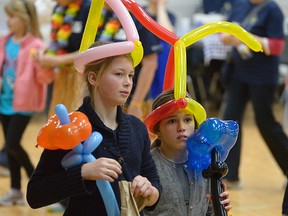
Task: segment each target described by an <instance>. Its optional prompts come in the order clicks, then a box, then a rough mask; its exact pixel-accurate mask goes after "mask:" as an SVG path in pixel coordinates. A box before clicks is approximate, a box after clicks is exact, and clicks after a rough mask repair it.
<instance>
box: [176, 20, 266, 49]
mask: <svg viewBox="0 0 288 216" xmlns="http://www.w3.org/2000/svg"><path fill="white" fill-rule="evenodd" d="M218 32H225V33H228V34H231V35H233V36H235V37H237V38H238V39H239V40H241V41H242V42H243V43H245V44H246V45H247V46H248V47H249V48H250V49H252V50H253V51H255V52H259V51H261V52H263V50H262V45H261V43H260V42H259V41H258V40H257V39H256V38H254V37H253V36H252V35H251V34H250V33H249V32H247V31H246V30H245V29H243V28H242V27H241V26H239V25H237V24H235V23H232V22H226V21H219V22H211V23H208V24H205V25H203V26H201V27H199V28H196V29H195V30H193V31H191V32H189V33H188V34H185V35H184V36H182V37H181V38H180V39H181V40H182V41H183V42H184V43H185V46H186V47H188V46H190V45H191V44H193V43H195V42H196V41H198V40H200V39H202V38H203V37H205V36H207V35H210V34H214V33H218Z"/></svg>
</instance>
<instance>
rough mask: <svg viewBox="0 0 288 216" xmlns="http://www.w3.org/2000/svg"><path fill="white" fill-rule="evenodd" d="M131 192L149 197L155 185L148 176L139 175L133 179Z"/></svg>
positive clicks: (134, 194)
mask: <svg viewBox="0 0 288 216" xmlns="http://www.w3.org/2000/svg"><path fill="white" fill-rule="evenodd" d="M131 192H132V194H133V196H134V197H138V196H142V197H148V196H150V195H152V193H153V186H152V184H151V183H150V181H148V179H147V178H145V177H143V176H140V175H138V176H136V177H135V178H134V179H133V182H132V185H131Z"/></svg>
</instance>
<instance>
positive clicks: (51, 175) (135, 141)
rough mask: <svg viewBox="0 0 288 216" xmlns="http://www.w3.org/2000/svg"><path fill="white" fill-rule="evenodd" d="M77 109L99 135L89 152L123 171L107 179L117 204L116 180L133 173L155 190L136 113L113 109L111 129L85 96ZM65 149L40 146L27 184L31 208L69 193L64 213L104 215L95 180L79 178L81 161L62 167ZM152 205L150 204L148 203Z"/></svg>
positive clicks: (151, 164)
mask: <svg viewBox="0 0 288 216" xmlns="http://www.w3.org/2000/svg"><path fill="white" fill-rule="evenodd" d="M78 111H80V112H83V113H84V114H86V115H87V116H88V118H89V121H90V123H91V125H92V130H93V131H98V132H99V133H101V134H102V136H103V141H102V143H101V144H100V145H99V146H98V147H97V149H96V150H95V151H94V152H93V155H94V157H95V158H96V159H97V158H100V157H108V158H113V159H116V160H118V161H119V159H120V158H121V162H122V171H123V173H122V174H121V175H120V176H119V178H118V179H117V180H115V181H114V182H113V183H111V186H112V188H113V190H114V193H115V196H116V199H117V201H118V205H119V206H120V205H121V204H120V191H119V187H118V181H119V180H127V181H132V180H133V179H134V177H136V176H137V175H142V176H144V177H146V178H147V179H148V180H149V181H150V182H151V183H152V185H153V186H155V187H156V188H157V189H158V190H159V192H161V186H160V182H159V176H158V174H157V171H156V167H155V164H154V161H153V159H152V157H151V154H150V150H149V149H150V140H149V136H148V133H147V129H146V127H145V125H144V124H143V123H142V122H141V121H140V120H139V119H137V118H136V117H134V116H131V115H125V114H123V113H122V110H121V107H118V110H117V121H118V128H117V129H116V130H115V131H113V130H111V129H110V128H108V127H106V126H105V125H104V124H103V122H102V121H101V119H100V118H99V117H98V115H97V114H96V113H95V111H94V110H93V108H92V106H91V105H90V98H88V97H86V98H85V99H84V102H83V104H82V106H81V107H80V108H79V110H78ZM68 152H69V151H65V150H44V151H43V153H42V155H41V158H40V161H39V163H38V165H37V167H36V169H35V171H34V173H33V175H32V176H31V179H30V181H29V183H28V187H27V201H28V203H29V205H30V206H31V207H32V208H40V207H43V206H46V205H49V204H52V203H55V202H58V201H60V200H62V199H64V198H67V197H69V198H70V200H69V204H68V207H67V209H66V211H65V213H64V215H69V216H74V215H75V216H88V215H91V216H92V215H93V216H95V215H97V216H102V215H103V216H104V215H107V214H106V210H105V206H104V203H103V201H102V198H101V195H100V192H99V191H98V189H97V187H96V183H95V181H83V180H82V177H81V165H79V166H76V167H73V168H71V169H68V170H65V169H64V168H63V167H62V166H61V160H62V158H63V157H64V156H65V155H66V154H67V153H68ZM152 208H153V207H152Z"/></svg>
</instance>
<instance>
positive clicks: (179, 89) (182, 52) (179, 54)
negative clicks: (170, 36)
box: [172, 40, 187, 100]
mask: <svg viewBox="0 0 288 216" xmlns="http://www.w3.org/2000/svg"><path fill="white" fill-rule="evenodd" d="M172 48H173V47H172ZM186 61H187V60H186V47H185V44H184V42H183V41H182V40H178V41H176V42H175V44H174V63H175V71H174V73H175V74H174V98H175V99H176V100H177V99H178V98H185V97H186Z"/></svg>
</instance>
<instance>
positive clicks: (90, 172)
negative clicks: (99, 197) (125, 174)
mask: <svg viewBox="0 0 288 216" xmlns="http://www.w3.org/2000/svg"><path fill="white" fill-rule="evenodd" d="M81 172H82V178H83V179H85V180H107V181H109V182H113V181H114V179H117V178H118V175H120V174H122V167H121V165H120V164H119V163H118V162H117V161H116V160H114V159H110V158H99V159H97V160H94V161H92V162H89V163H87V164H84V165H83V166H82V170H81Z"/></svg>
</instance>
